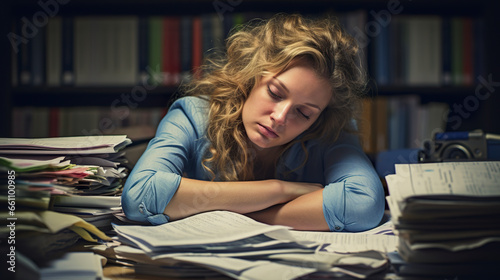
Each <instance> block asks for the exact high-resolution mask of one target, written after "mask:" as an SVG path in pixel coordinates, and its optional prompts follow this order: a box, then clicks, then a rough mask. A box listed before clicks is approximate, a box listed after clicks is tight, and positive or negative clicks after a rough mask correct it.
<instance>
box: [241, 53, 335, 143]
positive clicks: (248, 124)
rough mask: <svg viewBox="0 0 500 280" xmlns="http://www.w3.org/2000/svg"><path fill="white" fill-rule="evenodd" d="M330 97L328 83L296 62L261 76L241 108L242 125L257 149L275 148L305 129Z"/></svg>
mask: <svg viewBox="0 0 500 280" xmlns="http://www.w3.org/2000/svg"><path fill="white" fill-rule="evenodd" d="M331 97H332V93H331V87H330V85H329V84H328V81H327V80H326V79H324V78H321V77H319V76H318V75H317V74H316V73H315V72H314V70H313V69H312V68H311V66H310V65H309V64H307V63H305V62H303V61H296V62H295V63H294V64H292V66H291V67H290V68H288V69H287V70H286V71H284V72H282V73H280V74H278V75H269V76H264V77H262V79H261V80H260V81H259V82H258V84H257V85H256V86H255V87H254V88H253V89H252V91H251V92H250V95H249V96H248V99H247V100H246V101H245V104H244V105H243V112H242V119H243V125H244V126H245V130H246V133H247V136H248V138H249V139H250V141H251V142H252V143H253V144H254V145H256V146H257V147H259V148H261V149H266V148H273V147H279V146H282V145H284V144H287V143H288V142H290V141H292V140H293V139H294V138H296V137H297V136H298V135H300V134H301V133H302V132H304V131H305V130H306V129H308V128H309V127H310V126H311V125H312V124H313V123H314V122H315V121H316V120H317V119H318V117H319V115H320V114H321V112H322V111H323V110H324V109H325V108H326V106H327V105H328V103H329V101H330V99H331Z"/></svg>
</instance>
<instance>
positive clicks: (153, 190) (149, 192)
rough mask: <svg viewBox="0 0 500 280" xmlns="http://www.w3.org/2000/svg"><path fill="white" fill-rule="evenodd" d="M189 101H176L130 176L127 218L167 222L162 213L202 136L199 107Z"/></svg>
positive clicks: (125, 204) (125, 192)
mask: <svg viewBox="0 0 500 280" xmlns="http://www.w3.org/2000/svg"><path fill="white" fill-rule="evenodd" d="M189 100H190V99H184V100H180V101H176V102H174V104H173V105H172V106H171V108H170V109H169V112H168V113H167V115H166V116H165V117H164V118H163V119H162V121H161V122H160V124H159V126H158V129H157V132H156V135H155V137H154V138H153V139H152V140H151V141H150V143H149V145H148V147H147V149H146V151H145V152H144V154H143V155H142V156H141V158H140V159H139V160H138V162H137V164H136V165H135V166H134V168H133V170H132V172H131V173H130V175H129V177H128V179H127V181H126V183H125V186H124V189H123V193H122V208H123V211H124V213H125V215H126V216H127V218H129V219H131V220H134V221H141V222H145V221H149V222H150V223H151V224H154V225H157V224H163V223H166V222H168V220H169V218H168V216H166V215H165V214H163V211H164V209H165V207H166V206H167V204H168V203H169V201H170V200H171V199H172V196H173V195H174V193H175V192H176V191H177V188H178V187H179V184H180V181H181V175H182V174H183V172H184V171H185V170H186V169H187V168H189V166H188V164H189V155H190V154H193V153H192V152H191V151H192V150H193V149H194V147H193V145H194V142H195V141H196V139H199V137H200V135H199V134H200V128H199V127H198V126H197V125H196V124H197V122H198V120H199V119H200V116H196V111H197V110H196V108H191V109H190V107H189V106H188V105H189V104H188V103H189ZM191 106H193V105H192V104H191Z"/></svg>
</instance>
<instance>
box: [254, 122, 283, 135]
mask: <svg viewBox="0 0 500 280" xmlns="http://www.w3.org/2000/svg"><path fill="white" fill-rule="evenodd" d="M258 126H259V132H260V133H261V134H262V135H264V136H266V137H268V138H278V137H279V136H278V134H277V133H276V132H275V131H274V130H272V129H271V128H270V127H267V126H264V125H261V124H258Z"/></svg>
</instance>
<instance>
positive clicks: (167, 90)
mask: <svg viewBox="0 0 500 280" xmlns="http://www.w3.org/2000/svg"><path fill="white" fill-rule="evenodd" d="M136 90H137V89H135V88H134V87H133V86H130V87H19V88H13V89H12V103H13V105H14V106H17V107H23V106H39V107H40V106H41V107H77V106H102V107H107V106H124V105H125V106H127V105H128V106H131V105H130V104H132V106H133V107H139V108H140V107H163V106H167V105H168V104H169V102H170V101H171V98H172V97H173V96H174V94H175V93H176V90H177V89H176V87H164V86H162V87H156V88H154V89H150V90H146V89H144V88H143V87H141V88H140V90H137V91H136Z"/></svg>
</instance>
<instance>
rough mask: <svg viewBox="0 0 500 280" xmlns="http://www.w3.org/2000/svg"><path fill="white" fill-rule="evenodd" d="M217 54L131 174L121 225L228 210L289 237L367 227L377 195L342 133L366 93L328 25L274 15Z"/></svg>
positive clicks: (350, 138) (353, 142)
mask: <svg viewBox="0 0 500 280" xmlns="http://www.w3.org/2000/svg"><path fill="white" fill-rule="evenodd" d="M226 47H227V53H226V56H225V57H224V59H223V60H219V61H211V64H210V65H209V66H207V67H209V71H207V72H206V74H205V75H204V76H202V77H200V78H199V79H196V80H194V81H193V82H192V83H191V84H189V85H188V86H187V87H186V90H185V91H186V93H187V95H190V96H188V97H183V98H180V99H178V100H177V101H175V102H174V104H173V105H172V106H171V107H170V109H169V112H168V114H167V115H166V116H165V117H164V119H163V120H162V122H161V123H160V125H159V127H158V131H157V133H156V136H155V138H154V139H153V140H152V141H151V142H150V143H149V146H148V148H147V150H146V151H145V153H144V154H143V155H142V157H141V158H140V160H139V161H138V163H137V165H136V166H135V168H134V169H133V170H132V172H131V174H130V176H129V178H128V180H127V182H126V184H125V187H124V191H123V196H122V197H123V198H122V205H123V210H124V212H125V214H126V215H127V217H129V218H130V219H132V220H137V221H149V222H150V223H152V224H162V223H166V222H168V221H172V220H177V219H182V218H184V217H187V216H190V215H193V214H197V213H200V212H205V211H211V210H228V211H234V212H238V213H243V214H246V215H248V216H250V217H252V218H254V219H256V220H258V221H262V222H265V223H269V224H281V225H287V226H291V227H293V228H294V229H299V230H330V231H362V230H367V229H370V228H372V227H374V226H376V225H377V224H378V223H379V222H380V220H381V218H382V215H383V211H384V192H383V188H382V185H381V182H380V180H379V178H378V176H377V174H376V173H375V171H374V169H373V167H372V165H371V163H370V161H369V160H368V158H367V157H366V156H365V155H364V153H363V151H362V149H361V147H360V144H359V140H358V136H357V135H356V132H355V126H354V125H353V123H354V121H353V120H354V119H355V117H356V116H355V112H356V109H357V107H358V104H359V101H360V94H361V93H362V92H363V91H364V87H365V79H364V76H363V72H362V71H361V70H360V69H359V68H358V67H357V63H356V61H357V60H356V59H357V51H358V49H357V46H356V44H355V41H354V40H353V38H352V37H350V36H349V35H347V34H346V33H345V32H343V30H341V28H340V27H339V25H338V23H337V22H335V21H332V20H327V19H325V20H307V19H305V18H302V17H301V16H299V15H277V16H275V17H273V18H271V19H270V20H268V21H264V22H260V23H258V24H256V25H251V24H249V25H248V26H246V27H244V28H242V29H240V30H239V31H237V32H235V33H234V34H232V35H231V36H230V37H229V38H228V40H227V45H226ZM207 69H208V68H207Z"/></svg>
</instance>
